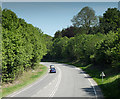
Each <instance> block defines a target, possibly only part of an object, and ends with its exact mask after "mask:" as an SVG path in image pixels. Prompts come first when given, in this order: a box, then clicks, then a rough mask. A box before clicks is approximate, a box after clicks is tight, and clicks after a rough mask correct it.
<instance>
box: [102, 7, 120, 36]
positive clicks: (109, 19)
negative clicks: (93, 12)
mask: <svg viewBox="0 0 120 99" xmlns="http://www.w3.org/2000/svg"><path fill="white" fill-rule="evenodd" d="M117 28H120V11H119V10H118V9H117V8H108V10H107V11H106V12H105V13H104V14H103V17H102V18H100V30H101V32H102V33H105V34H107V33H108V32H109V31H116V30H117Z"/></svg>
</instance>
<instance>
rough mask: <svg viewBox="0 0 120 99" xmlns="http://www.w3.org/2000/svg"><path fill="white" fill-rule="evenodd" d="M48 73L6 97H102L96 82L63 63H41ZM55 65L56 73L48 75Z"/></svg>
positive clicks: (75, 68) (82, 72)
mask: <svg viewBox="0 0 120 99" xmlns="http://www.w3.org/2000/svg"><path fill="white" fill-rule="evenodd" d="M40 64H43V65H45V66H47V67H48V72H47V73H46V74H45V75H44V76H43V77H41V78H40V79H38V80H37V81H36V82H34V83H33V84H31V85H29V86H26V87H25V88H23V89H21V90H19V91H17V92H14V93H13V94H11V95H9V96H8V97H94V98H97V97H102V93H101V90H100V88H99V87H98V86H97V84H96V82H95V81H94V80H93V79H92V78H91V77H89V75H87V74H85V72H84V71H82V70H81V69H79V68H77V67H75V66H72V65H67V64H63V63H55V62H41V63H40ZM51 64H52V65H55V67H56V73H49V66H50V65H51Z"/></svg>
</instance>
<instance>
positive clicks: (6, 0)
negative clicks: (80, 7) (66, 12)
mask: <svg viewBox="0 0 120 99" xmlns="http://www.w3.org/2000/svg"><path fill="white" fill-rule="evenodd" d="M0 1H1V2H119V1H120V0H0Z"/></svg>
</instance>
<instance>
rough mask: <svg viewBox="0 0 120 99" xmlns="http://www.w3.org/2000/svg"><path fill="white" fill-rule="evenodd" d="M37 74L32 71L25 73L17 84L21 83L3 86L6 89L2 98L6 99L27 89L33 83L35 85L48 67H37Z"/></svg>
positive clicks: (3, 90) (3, 89)
mask: <svg viewBox="0 0 120 99" xmlns="http://www.w3.org/2000/svg"><path fill="white" fill-rule="evenodd" d="M34 71H35V72H32V70H30V71H28V72H25V73H23V75H22V76H21V77H19V79H17V80H16V81H15V82H19V83H17V84H14V83H15V82H14V83H13V84H10V85H9V84H8V86H7V87H5V86H6V84H3V86H4V88H2V97H5V96H7V95H9V94H11V93H13V92H15V91H17V90H19V89H21V88H23V87H25V86H26V85H29V84H31V83H33V82H34V81H36V80H37V79H38V78H39V77H41V76H42V75H44V74H45V73H46V72H47V67H46V66H43V65H40V66H39V67H37V68H36V69H35V70H34Z"/></svg>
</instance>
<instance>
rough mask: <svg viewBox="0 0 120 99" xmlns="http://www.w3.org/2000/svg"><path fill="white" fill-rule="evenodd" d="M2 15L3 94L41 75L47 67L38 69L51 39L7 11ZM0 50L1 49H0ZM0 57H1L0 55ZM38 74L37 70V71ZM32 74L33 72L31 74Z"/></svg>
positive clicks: (2, 11) (0, 11) (1, 11)
mask: <svg viewBox="0 0 120 99" xmlns="http://www.w3.org/2000/svg"><path fill="white" fill-rule="evenodd" d="M0 13H2V21H1V20H0V23H1V24H2V27H1V28H0V29H1V30H2V33H1V34H2V35H1V34H0V36H2V42H0V44H1V43H2V48H1V49H2V51H0V52H2V61H1V62H2V68H1V69H2V71H1V69H0V71H1V72H2V78H1V80H2V86H3V89H2V93H3V96H6V95H7V94H9V93H11V92H13V91H16V90H18V89H20V88H22V87H24V86H25V85H27V84H30V83H31V82H33V81H35V80H36V79H37V78H38V77H40V76H41V75H43V74H44V73H45V71H46V67H44V66H41V65H39V63H40V61H41V59H42V58H43V55H45V54H47V51H48V49H49V45H48V44H49V40H51V39H52V37H51V36H49V35H46V34H43V32H42V31H41V30H40V29H39V28H37V27H34V26H33V25H32V24H28V23H26V22H25V20H24V19H21V18H18V17H17V15H16V14H15V13H14V12H12V11H11V10H9V9H3V10H0ZM0 41H1V40H0ZM0 47H1V46H0ZM0 55H1V54H0ZM36 68H37V69H38V70H37V69H36ZM32 71H35V72H32Z"/></svg>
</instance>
